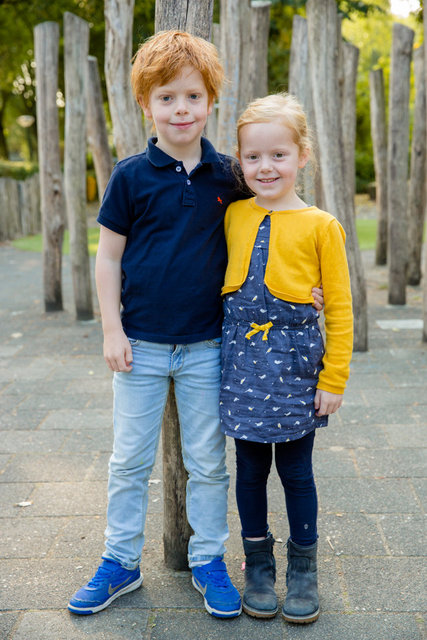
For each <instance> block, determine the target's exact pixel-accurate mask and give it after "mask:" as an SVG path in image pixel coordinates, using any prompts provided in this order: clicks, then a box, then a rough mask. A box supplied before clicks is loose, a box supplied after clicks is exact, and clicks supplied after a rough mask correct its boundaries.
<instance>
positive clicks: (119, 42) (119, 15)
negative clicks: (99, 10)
mask: <svg viewBox="0 0 427 640" xmlns="http://www.w3.org/2000/svg"><path fill="white" fill-rule="evenodd" d="M133 11H134V0H104V16H105V80H106V84H107V93H108V105H109V108H110V115H111V121H112V123H113V136H114V144H115V147H116V152H117V156H118V158H119V160H121V159H122V158H126V157H127V156H131V155H133V154H136V153H140V152H141V151H143V150H144V146H145V137H144V134H143V128H142V117H141V110H140V108H139V107H138V105H137V103H136V101H135V100H134V97H133V95H132V89H131V85H130V70H131V57H132V25H133Z"/></svg>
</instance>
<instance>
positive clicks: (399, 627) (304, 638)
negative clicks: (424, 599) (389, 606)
mask: <svg viewBox="0 0 427 640" xmlns="http://www.w3.org/2000/svg"><path fill="white" fill-rule="evenodd" d="M285 638H286V640H300V639H301V640H422V636H421V633H420V630H419V628H418V625H417V623H416V621H415V618H414V616H411V615H406V614H387V613H385V614H369V615H366V614H365V615H360V614H346V615H343V616H338V615H336V614H330V613H321V615H320V618H319V619H318V621H317V622H316V623H315V624H311V625H288V628H287V631H286V636H285Z"/></svg>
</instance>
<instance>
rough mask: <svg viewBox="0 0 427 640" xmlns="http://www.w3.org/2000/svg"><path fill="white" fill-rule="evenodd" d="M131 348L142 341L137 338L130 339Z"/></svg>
mask: <svg viewBox="0 0 427 640" xmlns="http://www.w3.org/2000/svg"><path fill="white" fill-rule="evenodd" d="M128 340H129V344H130V346H131V347H136V346H138V345H139V344H141V342H142V340H136V339H135V338H128Z"/></svg>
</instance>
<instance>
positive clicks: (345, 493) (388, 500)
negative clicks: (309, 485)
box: [316, 478, 419, 513]
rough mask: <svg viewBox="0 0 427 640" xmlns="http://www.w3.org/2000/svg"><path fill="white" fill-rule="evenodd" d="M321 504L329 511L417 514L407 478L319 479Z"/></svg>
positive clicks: (416, 505) (417, 509)
mask: <svg viewBox="0 0 427 640" xmlns="http://www.w3.org/2000/svg"><path fill="white" fill-rule="evenodd" d="M316 484H317V490H318V496H319V502H320V505H321V507H322V509H323V510H324V511H327V512H331V511H332V512H342V513H346V512H364V513H393V512H397V513H399V512H400V513H418V512H419V506H418V504H417V502H416V500H415V498H414V496H413V493H412V490H411V486H410V482H409V480H408V479H406V478H385V479H378V480H376V479H374V478H340V479H339V482H338V481H337V480H335V479H333V478H318V479H317V482H316Z"/></svg>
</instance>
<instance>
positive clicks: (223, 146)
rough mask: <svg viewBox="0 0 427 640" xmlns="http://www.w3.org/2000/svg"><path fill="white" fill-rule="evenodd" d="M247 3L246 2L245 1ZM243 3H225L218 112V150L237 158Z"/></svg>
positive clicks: (221, 24) (234, 0) (236, 1)
mask: <svg viewBox="0 0 427 640" xmlns="http://www.w3.org/2000/svg"><path fill="white" fill-rule="evenodd" d="M245 1H246V0H245ZM239 4H240V2H239V0H221V20H220V28H221V55H222V62H223V65H224V70H225V75H226V78H227V79H228V82H227V83H226V84H225V86H224V88H223V91H222V94H221V99H220V101H219V109H218V133H217V149H218V151H220V152H221V153H227V154H229V155H234V147H235V140H236V122H237V115H238V109H239V84H240V18H239V15H240V9H239Z"/></svg>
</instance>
